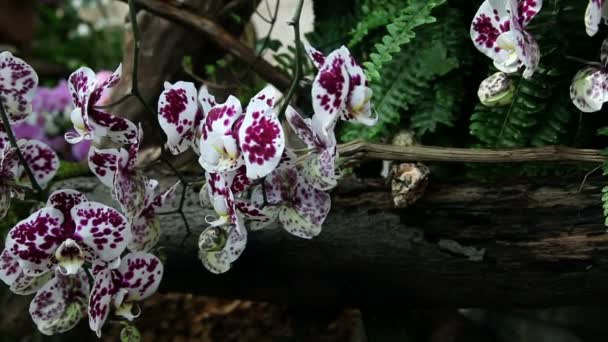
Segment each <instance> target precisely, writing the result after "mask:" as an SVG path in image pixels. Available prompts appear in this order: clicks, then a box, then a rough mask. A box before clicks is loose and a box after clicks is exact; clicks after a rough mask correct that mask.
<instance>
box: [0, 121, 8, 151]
mask: <svg viewBox="0 0 608 342" xmlns="http://www.w3.org/2000/svg"><path fill="white" fill-rule="evenodd" d="M7 146H9V140H8V135H7V134H6V133H5V132H4V131H3V128H2V125H0V151H3V150H4V149H5V148H6V147H7Z"/></svg>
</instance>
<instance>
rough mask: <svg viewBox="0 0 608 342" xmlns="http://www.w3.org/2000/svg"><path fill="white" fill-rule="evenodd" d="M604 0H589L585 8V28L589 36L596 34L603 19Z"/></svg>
mask: <svg viewBox="0 0 608 342" xmlns="http://www.w3.org/2000/svg"><path fill="white" fill-rule="evenodd" d="M603 7H604V0H589V4H588V5H587V9H586V10H585V30H586V31H587V34H588V35H589V36H591V37H592V36H595V34H596V33H597V31H598V28H599V25H600V21H601V20H602V10H603Z"/></svg>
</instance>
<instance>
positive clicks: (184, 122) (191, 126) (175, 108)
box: [158, 81, 198, 154]
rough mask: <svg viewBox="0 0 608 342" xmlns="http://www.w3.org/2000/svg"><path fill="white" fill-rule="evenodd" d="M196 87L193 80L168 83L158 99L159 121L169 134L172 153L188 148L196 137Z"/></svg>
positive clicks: (168, 145)
mask: <svg viewBox="0 0 608 342" xmlns="http://www.w3.org/2000/svg"><path fill="white" fill-rule="evenodd" d="M196 97H197V95H196V88H195V87H194V84H192V83H191V82H181V81H180V82H177V83H175V84H173V85H166V86H165V90H164V91H163V92H162V93H161V94H160V97H159V99H158V122H159V123H160V127H161V128H162V129H163V131H164V132H165V134H166V135H167V147H168V148H169V151H171V153H172V154H179V153H182V152H184V151H186V150H187V149H188V147H190V146H191V145H192V144H193V143H194V138H195V131H196V130H197V129H198V126H197V125H196V123H195V119H196V115H197V112H198V104H197V98H196Z"/></svg>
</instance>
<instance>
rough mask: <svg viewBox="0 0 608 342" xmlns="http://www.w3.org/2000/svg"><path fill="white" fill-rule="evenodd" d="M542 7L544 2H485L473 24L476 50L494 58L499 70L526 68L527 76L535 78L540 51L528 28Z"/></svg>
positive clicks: (532, 0) (487, 0)
mask: <svg viewBox="0 0 608 342" xmlns="http://www.w3.org/2000/svg"><path fill="white" fill-rule="evenodd" d="M541 7H542V0H486V1H484V2H483V3H482V4H481V7H479V10H477V14H475V18H474V19H473V23H472V24H471V38H472V39H473V43H474V44H475V47H476V48H477V49H478V50H479V51H481V52H482V53H483V54H485V55H486V56H488V57H490V58H491V59H492V60H493V61H494V66H495V67H496V68H497V69H498V70H500V71H503V72H506V73H514V72H516V71H517V70H518V69H519V68H520V67H521V66H524V67H525V69H524V72H523V77H524V78H529V77H531V76H532V74H534V71H535V70H536V68H537V67H538V62H539V59H540V51H539V48H538V43H537V42H536V40H535V39H534V37H533V36H532V35H531V34H530V33H529V32H527V31H526V30H525V28H526V26H527V25H528V24H529V23H530V21H531V20H532V18H534V16H535V15H536V14H537V13H538V12H539V11H540V9H541Z"/></svg>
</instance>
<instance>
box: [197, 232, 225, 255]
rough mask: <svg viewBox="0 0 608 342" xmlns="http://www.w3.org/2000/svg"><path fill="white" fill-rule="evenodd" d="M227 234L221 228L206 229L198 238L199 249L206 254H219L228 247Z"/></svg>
mask: <svg viewBox="0 0 608 342" xmlns="http://www.w3.org/2000/svg"><path fill="white" fill-rule="evenodd" d="M226 240H227V236H226V232H225V231H224V230H222V229H221V228H219V227H209V228H207V229H205V230H204V231H203V232H202V233H201V235H200V236H199V238H198V248H199V249H200V250H201V251H206V252H218V251H220V250H222V248H224V246H225V245H226Z"/></svg>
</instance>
